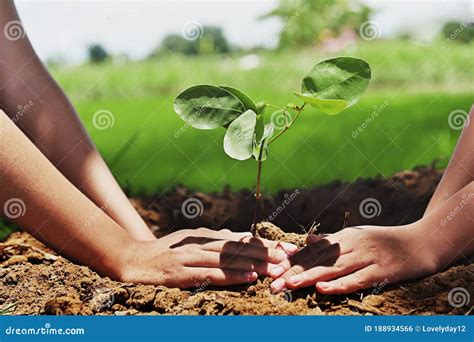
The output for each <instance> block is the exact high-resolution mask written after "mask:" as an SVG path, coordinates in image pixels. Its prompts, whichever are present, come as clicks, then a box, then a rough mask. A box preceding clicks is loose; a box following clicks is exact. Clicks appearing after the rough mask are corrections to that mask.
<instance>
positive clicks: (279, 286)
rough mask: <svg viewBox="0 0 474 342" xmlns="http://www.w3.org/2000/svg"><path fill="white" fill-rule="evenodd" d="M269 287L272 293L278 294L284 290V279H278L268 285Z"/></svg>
mask: <svg viewBox="0 0 474 342" xmlns="http://www.w3.org/2000/svg"><path fill="white" fill-rule="evenodd" d="M270 287H271V288H272V291H273V292H280V291H281V290H283V289H284V288H285V279H283V278H280V279H277V280H275V281H274V282H273V283H272V284H271V285H270Z"/></svg>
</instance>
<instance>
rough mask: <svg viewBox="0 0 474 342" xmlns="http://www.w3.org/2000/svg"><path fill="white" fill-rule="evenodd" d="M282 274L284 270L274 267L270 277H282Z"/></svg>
mask: <svg viewBox="0 0 474 342" xmlns="http://www.w3.org/2000/svg"><path fill="white" fill-rule="evenodd" d="M283 272H285V269H284V268H283V267H281V266H275V267H273V268H272V269H271V270H270V275H271V276H272V277H278V276H280V275H282V274H283Z"/></svg>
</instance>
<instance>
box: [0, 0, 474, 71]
mask: <svg viewBox="0 0 474 342" xmlns="http://www.w3.org/2000/svg"><path fill="white" fill-rule="evenodd" d="M0 1H1V0H0ZM365 2H366V3H368V4H369V5H371V6H372V7H374V8H376V9H377V12H376V14H375V15H374V17H373V18H372V19H373V20H375V21H376V22H377V23H378V24H379V25H380V26H381V29H382V35H383V36H391V35H393V34H396V33H400V32H403V31H406V30H409V31H411V32H415V33H416V34H417V35H418V36H419V37H420V38H422V39H429V38H430V37H432V36H433V35H434V34H436V33H437V32H438V30H439V27H440V22H443V21H445V20H447V19H451V18H455V19H458V20H466V19H468V18H471V19H473V18H474V9H473V6H474V1H472V0H451V1H433V0H430V1H423V0H412V1H393V0H392V1H383V0H378V1H377V0H373V1H371V0H368V1H365ZM16 4H17V8H18V11H19V13H20V16H21V18H22V21H23V25H24V27H25V29H26V31H27V32H28V34H29V36H30V39H31V41H32V43H33V45H34V47H35V49H36V50H37V52H38V53H39V55H40V57H41V58H43V59H46V58H48V57H51V56H62V57H64V58H66V59H68V60H69V61H74V62H78V61H81V60H82V59H83V58H84V57H85V52H86V45H87V44H88V43H95V42H98V43H101V44H103V45H104V46H105V47H106V48H107V49H108V50H109V51H111V52H112V53H122V52H123V53H126V54H128V55H129V56H130V57H132V58H143V57H145V56H146V55H148V54H149V52H150V51H151V50H152V49H153V48H154V47H155V46H157V45H158V44H159V42H160V41H161V39H162V38H163V37H164V36H165V35H166V34H168V33H170V32H178V33H179V32H181V30H182V27H183V26H184V25H185V24H186V23H187V22H189V21H197V22H199V23H201V24H202V25H216V26H221V27H223V29H224V31H225V34H226V36H227V37H228V39H229V40H230V41H231V42H232V43H234V44H236V45H240V46H245V47H250V46H255V45H263V44H265V45H267V46H268V45H270V46H271V45H272V44H275V43H276V41H277V38H276V37H277V32H278V31H279V29H280V23H279V21H278V20H277V19H270V20H263V21H262V20H258V17H259V16H260V15H262V14H265V13H267V12H268V11H270V10H271V9H272V8H274V7H275V6H276V4H277V1H276V0H260V1H235V0H233V1H230V0H220V1H198V0H187V1H159V0H155V1H152V0H148V1H145V0H141V1H132V0H129V1H123V0H122V1H118V0H102V1H97V0H96V1H90V0H76V1H71V0H68V1H67V0H17V1H16ZM0 15H1V14H0Z"/></svg>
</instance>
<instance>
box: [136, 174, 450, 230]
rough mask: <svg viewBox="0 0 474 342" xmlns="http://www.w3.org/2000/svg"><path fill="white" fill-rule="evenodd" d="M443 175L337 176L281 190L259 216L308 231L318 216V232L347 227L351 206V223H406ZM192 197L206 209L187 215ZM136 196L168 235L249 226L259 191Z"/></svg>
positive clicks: (146, 214) (267, 201)
mask: <svg viewBox="0 0 474 342" xmlns="http://www.w3.org/2000/svg"><path fill="white" fill-rule="evenodd" d="M440 178H441V172H440V171H438V170H435V169H433V168H431V167H420V168H417V169H415V170H413V171H404V172H399V173H397V174H395V175H393V176H391V177H389V178H382V177H380V178H376V179H360V180H357V181H356V182H354V183H342V182H338V181H336V182H333V183H330V184H327V185H322V186H318V187H315V188H310V189H290V190H282V191H280V192H279V193H278V194H276V195H275V196H265V195H264V196H263V197H262V198H261V208H260V214H259V219H260V221H271V222H272V223H274V224H275V225H277V226H278V227H281V228H282V229H283V230H284V231H285V232H295V233H300V234H301V233H305V232H307V230H308V229H309V228H310V226H311V225H312V224H313V223H314V222H316V223H320V224H321V225H320V226H319V227H318V232H320V233H334V232H336V231H338V230H340V229H341V227H342V225H343V222H344V213H345V212H347V211H348V212H350V217H349V221H348V225H349V226H354V225H362V224H370V225H385V226H389V225H401V224H406V223H410V222H414V221H416V220H418V219H419V218H421V217H422V216H423V212H424V210H425V208H426V206H427V205H428V202H429V200H430V198H431V195H432V192H433V191H434V189H435V188H436V186H437V184H438V182H439V180H440ZM188 198H197V199H199V200H200V201H201V202H202V203H203V206H204V212H203V213H202V215H200V216H198V217H196V218H193V219H188V218H186V216H185V215H184V214H183V211H182V210H181V205H182V203H183V202H184V201H185V200H186V199H188ZM367 198H374V199H376V200H378V201H379V202H380V204H381V211H380V215H379V216H376V217H374V218H370V219H369V218H364V217H362V216H361V214H360V212H359V205H360V203H361V201H363V200H364V199H367ZM285 200H286V203H287V204H286V203H285ZM132 202H133V203H134V205H135V207H136V208H137V209H138V210H139V212H140V214H141V215H142V216H143V217H144V218H145V220H146V221H147V223H148V224H149V225H150V226H151V227H152V229H153V230H154V232H155V234H156V235H157V236H162V235H165V234H168V233H169V232H171V231H173V230H176V229H178V228H183V227H188V228H189V227H191V228H197V227H208V228H214V229H219V228H222V227H225V228H228V229H231V230H234V231H248V230H249V227H250V226H251V224H252V219H253V215H254V206H255V197H254V196H253V194H252V192H251V191H247V190H242V191H239V192H231V191H230V189H225V190H224V191H223V192H222V193H209V194H205V193H200V192H192V191H190V190H188V189H186V188H177V189H176V190H175V191H173V192H169V193H166V194H164V195H162V196H157V197H152V198H143V199H138V198H134V199H132ZM275 213H278V214H277V215H275Z"/></svg>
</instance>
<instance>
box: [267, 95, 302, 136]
mask: <svg viewBox="0 0 474 342" xmlns="http://www.w3.org/2000/svg"><path fill="white" fill-rule="evenodd" d="M304 106H306V102H305V103H303V105H302V106H301V107H299V108H298V109H297V110H296V115H295V118H294V119H293V120H291V122H290V123H289V124H288V125H286V127H285V128H284V129H283V130H281V131H280V132H279V133H278V134H277V135H275V136H274V137H273V138H272V139H270V141H269V142H268V145H270V144H271V143H272V142H273V141H275V140H276V139H277V138H279V137H280V136H281V135H282V134H283V133H285V132H286V131H287V130H289V129H290V127H291V126H292V125H293V124H294V123H295V121H296V119H298V116H299V115H300V114H301V112H302V111H303V109H304Z"/></svg>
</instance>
